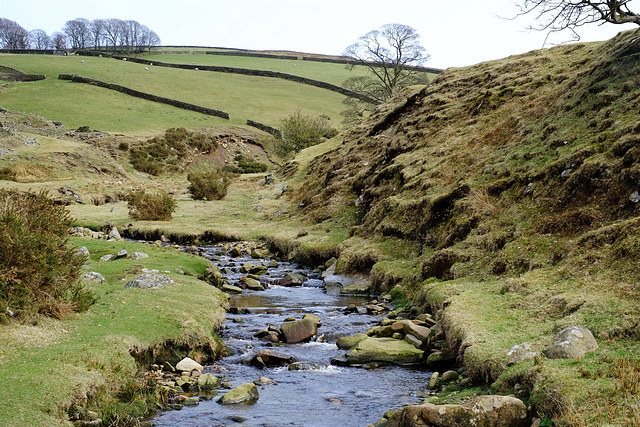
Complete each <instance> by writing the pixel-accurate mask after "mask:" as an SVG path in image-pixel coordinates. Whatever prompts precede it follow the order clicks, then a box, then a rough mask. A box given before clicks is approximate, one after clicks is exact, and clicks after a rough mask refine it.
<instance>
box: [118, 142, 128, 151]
mask: <svg viewBox="0 0 640 427" xmlns="http://www.w3.org/2000/svg"><path fill="white" fill-rule="evenodd" d="M118 150H120V151H129V143H128V142H124V141H123V142H121V143H120V144H118Z"/></svg>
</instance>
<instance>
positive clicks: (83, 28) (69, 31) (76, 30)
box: [63, 18, 91, 49]
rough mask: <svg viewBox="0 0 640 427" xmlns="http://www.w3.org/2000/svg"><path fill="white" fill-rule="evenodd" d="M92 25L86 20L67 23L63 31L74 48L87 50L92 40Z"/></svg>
mask: <svg viewBox="0 0 640 427" xmlns="http://www.w3.org/2000/svg"><path fill="white" fill-rule="evenodd" d="M90 25H91V23H90V22H89V20H88V19H84V18H77V19H73V20H71V21H67V22H66V24H65V25H64V28H63V31H64V33H65V34H66V35H67V37H68V38H69V41H70V42H71V47H72V48H74V49H85V48H86V47H87V44H88V42H89V40H91V31H90V28H89V27H90Z"/></svg>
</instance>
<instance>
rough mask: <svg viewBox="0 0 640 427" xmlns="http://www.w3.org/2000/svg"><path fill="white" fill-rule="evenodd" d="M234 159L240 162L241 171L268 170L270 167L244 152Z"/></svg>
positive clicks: (255, 171) (256, 171)
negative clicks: (244, 154) (245, 154)
mask: <svg viewBox="0 0 640 427" xmlns="http://www.w3.org/2000/svg"><path fill="white" fill-rule="evenodd" d="M234 160H235V161H236V162H238V169H239V170H240V173H259V172H266V171H267V169H268V166H267V165H265V164H264V163H260V162H258V161H256V160H254V159H252V158H250V157H245V156H243V155H242V154H238V155H237V156H236V157H235V158H234Z"/></svg>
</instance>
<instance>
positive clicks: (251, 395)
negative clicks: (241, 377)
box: [218, 383, 260, 405]
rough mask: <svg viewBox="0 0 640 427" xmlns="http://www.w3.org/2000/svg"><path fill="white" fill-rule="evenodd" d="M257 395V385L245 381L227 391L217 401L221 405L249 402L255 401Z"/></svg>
mask: <svg viewBox="0 0 640 427" xmlns="http://www.w3.org/2000/svg"><path fill="white" fill-rule="evenodd" d="M259 397H260V395H259V393H258V387H256V385H255V384H254V383H245V384H242V385H241V386H238V387H236V388H234V389H232V390H230V391H229V392H227V393H226V394H225V395H223V396H222V397H221V398H220V399H218V403H220V404H222V405H237V404H240V403H247V404H249V403H255V402H257V401H258V398H259Z"/></svg>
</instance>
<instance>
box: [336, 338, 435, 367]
mask: <svg viewBox="0 0 640 427" xmlns="http://www.w3.org/2000/svg"><path fill="white" fill-rule="evenodd" d="M423 354H424V352H423V351H422V350H419V349H417V348H415V347H414V346H412V345H411V344H409V343H407V342H405V341H401V340H395V339H393V338H373V337H369V338H367V339H365V340H362V341H360V342H359V343H358V344H356V346H355V347H353V348H352V349H351V350H349V351H347V352H346V354H345V356H346V359H347V362H348V363H349V364H351V365H358V364H364V363H370V362H389V363H394V364H397V365H404V364H411V363H416V362H418V361H419V360H420V359H421V358H422V355H423Z"/></svg>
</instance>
